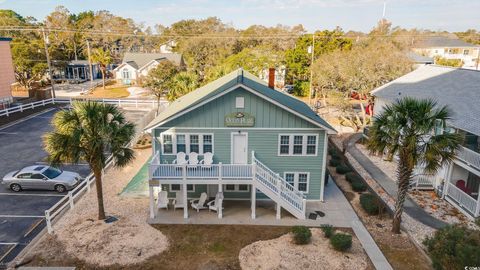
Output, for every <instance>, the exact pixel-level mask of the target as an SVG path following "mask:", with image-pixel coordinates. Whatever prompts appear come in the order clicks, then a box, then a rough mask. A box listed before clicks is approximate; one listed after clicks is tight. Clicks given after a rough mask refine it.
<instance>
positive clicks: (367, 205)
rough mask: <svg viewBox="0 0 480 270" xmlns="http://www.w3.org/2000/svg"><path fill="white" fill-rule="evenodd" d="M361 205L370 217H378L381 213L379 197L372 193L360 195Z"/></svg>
mask: <svg viewBox="0 0 480 270" xmlns="http://www.w3.org/2000/svg"><path fill="white" fill-rule="evenodd" d="M360 205H361V206H362V208H363V210H365V212H367V213H368V214H369V215H377V214H378V213H380V207H379V206H380V202H379V201H378V199H377V197H376V196H375V195H373V194H370V193H364V194H361V195H360Z"/></svg>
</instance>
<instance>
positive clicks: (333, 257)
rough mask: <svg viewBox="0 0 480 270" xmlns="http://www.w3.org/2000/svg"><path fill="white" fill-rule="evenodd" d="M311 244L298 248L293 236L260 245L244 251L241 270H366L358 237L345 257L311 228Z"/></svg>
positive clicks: (363, 254) (285, 236)
mask: <svg viewBox="0 0 480 270" xmlns="http://www.w3.org/2000/svg"><path fill="white" fill-rule="evenodd" d="M311 231H312V240H311V242H310V243H309V244H307V245H296V244H295V243H294V242H293V239H292V235H291V234H286V235H283V236H281V237H279V238H276V239H272V240H266V241H258V242H255V243H253V244H251V245H248V246H246V247H244V248H243V249H242V250H241V251H240V254H239V260H240V265H241V267H242V269H244V270H247V269H312V270H313V269H356V270H361V269H366V268H367V266H368V259H367V255H366V254H365V252H364V251H363V248H362V245H361V244H360V242H359V241H358V239H357V238H356V237H353V239H352V247H351V249H349V250H348V251H346V252H344V253H342V252H339V251H336V250H334V249H333V248H332V247H331V246H330V242H329V240H328V239H327V238H325V237H324V236H323V232H322V231H321V230H320V229H318V228H312V229H311Z"/></svg>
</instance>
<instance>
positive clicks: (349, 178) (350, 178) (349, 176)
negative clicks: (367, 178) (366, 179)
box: [345, 172, 362, 183]
mask: <svg viewBox="0 0 480 270" xmlns="http://www.w3.org/2000/svg"><path fill="white" fill-rule="evenodd" d="M345 179H347V181H348V182H350V183H352V182H355V181H362V178H361V177H360V176H359V175H358V174H356V173H354V172H348V173H346V174H345Z"/></svg>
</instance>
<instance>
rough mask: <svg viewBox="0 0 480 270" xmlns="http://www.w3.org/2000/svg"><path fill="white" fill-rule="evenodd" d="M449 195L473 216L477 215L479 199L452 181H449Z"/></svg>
mask: <svg viewBox="0 0 480 270" xmlns="http://www.w3.org/2000/svg"><path fill="white" fill-rule="evenodd" d="M445 195H446V196H447V197H449V198H450V199H452V200H453V201H454V202H455V203H456V204H458V206H460V207H461V208H463V209H465V210H466V211H467V212H469V213H470V214H471V215H472V216H475V213H476V210H477V201H476V200H475V199H474V198H472V197H471V196H470V195H468V194H467V193H465V192H463V191H462V190H461V189H459V188H458V187H456V186H455V185H454V184H452V183H448V189H447V194H445Z"/></svg>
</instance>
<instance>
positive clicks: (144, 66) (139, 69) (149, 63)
mask: <svg viewBox="0 0 480 270" xmlns="http://www.w3.org/2000/svg"><path fill="white" fill-rule="evenodd" d="M154 62H157V63H158V64H160V62H158V61H157V59H153V60H150V62H148V63H146V64H145V65H143V66H142V67H140V68H138V72H142V70H144V69H146V68H147V67H149V66H150V65H152V64H153V63H154Z"/></svg>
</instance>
